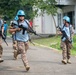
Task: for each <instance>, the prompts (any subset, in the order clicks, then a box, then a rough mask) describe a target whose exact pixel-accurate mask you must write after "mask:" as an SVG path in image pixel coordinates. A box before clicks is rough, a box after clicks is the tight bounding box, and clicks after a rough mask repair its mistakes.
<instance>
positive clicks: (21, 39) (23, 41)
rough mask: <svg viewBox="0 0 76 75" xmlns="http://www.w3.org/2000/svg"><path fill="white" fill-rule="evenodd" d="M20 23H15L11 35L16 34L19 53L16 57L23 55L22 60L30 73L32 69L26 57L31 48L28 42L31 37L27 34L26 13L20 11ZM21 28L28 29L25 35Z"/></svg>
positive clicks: (10, 30)
mask: <svg viewBox="0 0 76 75" xmlns="http://www.w3.org/2000/svg"><path fill="white" fill-rule="evenodd" d="M17 15H18V21H14V29H11V28H10V29H9V32H10V33H13V32H15V34H16V36H15V38H16V41H17V48H18V50H17V53H16V57H17V56H18V54H21V59H22V61H23V63H24V66H25V68H26V70H27V71H28V70H29V69H30V66H29V64H28V60H27V57H26V52H27V49H28V48H29V45H28V41H29V36H28V33H27V29H28V25H27V23H26V21H25V13H24V11H23V10H19V11H18V13H17ZM19 26H23V27H25V28H26V30H25V32H24V34H23V29H22V28H20V27H19Z"/></svg>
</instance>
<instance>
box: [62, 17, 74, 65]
mask: <svg viewBox="0 0 76 75" xmlns="http://www.w3.org/2000/svg"><path fill="white" fill-rule="evenodd" d="M63 23H64V25H63V27H62V29H61V33H62V37H61V49H62V57H63V60H62V63H64V64H67V63H69V64H71V61H70V55H71V54H70V49H71V48H72V39H73V38H72V37H73V36H72V35H73V34H74V31H73V27H72V25H71V24H70V18H69V17H68V16H64V17H63Z"/></svg>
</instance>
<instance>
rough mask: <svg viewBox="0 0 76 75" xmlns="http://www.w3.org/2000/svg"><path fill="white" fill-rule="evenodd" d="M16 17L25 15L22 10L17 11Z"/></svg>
mask: <svg viewBox="0 0 76 75" xmlns="http://www.w3.org/2000/svg"><path fill="white" fill-rule="evenodd" d="M17 15H18V16H19V15H22V16H25V13H24V11H23V10H19V11H18V12H17Z"/></svg>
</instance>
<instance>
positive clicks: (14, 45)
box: [10, 15, 18, 60]
mask: <svg viewBox="0 0 76 75" xmlns="http://www.w3.org/2000/svg"><path fill="white" fill-rule="evenodd" d="M17 20H18V16H17V15H16V16H15V18H14V20H13V21H12V22H11V23H10V29H14V25H13V23H14V21H17ZM12 42H13V49H14V52H13V53H14V58H15V60H16V59H17V50H18V49H17V41H16V34H15V32H13V33H12Z"/></svg>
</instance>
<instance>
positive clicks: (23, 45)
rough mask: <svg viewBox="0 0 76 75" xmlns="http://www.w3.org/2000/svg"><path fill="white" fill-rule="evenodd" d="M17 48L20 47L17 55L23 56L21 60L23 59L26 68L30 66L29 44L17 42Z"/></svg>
mask: <svg viewBox="0 0 76 75" xmlns="http://www.w3.org/2000/svg"><path fill="white" fill-rule="evenodd" d="M17 46H18V51H17V55H18V54H21V58H22V61H23V63H24V66H26V65H28V60H27V57H26V52H27V49H28V48H29V46H28V42H25V43H24V42H17Z"/></svg>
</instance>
